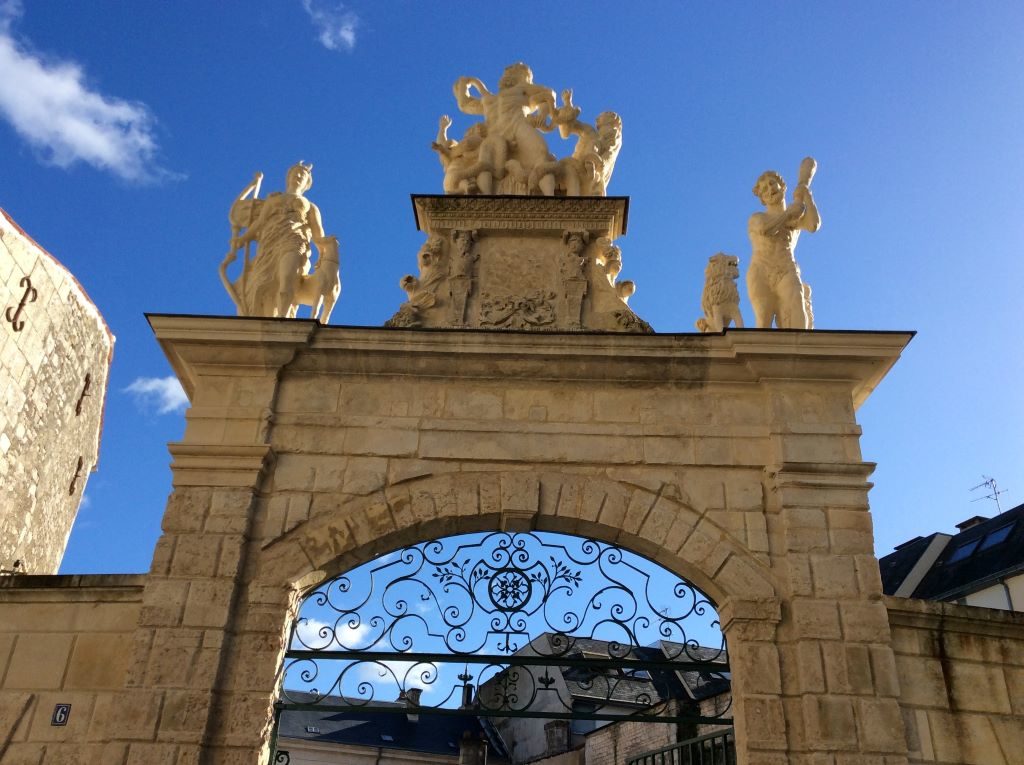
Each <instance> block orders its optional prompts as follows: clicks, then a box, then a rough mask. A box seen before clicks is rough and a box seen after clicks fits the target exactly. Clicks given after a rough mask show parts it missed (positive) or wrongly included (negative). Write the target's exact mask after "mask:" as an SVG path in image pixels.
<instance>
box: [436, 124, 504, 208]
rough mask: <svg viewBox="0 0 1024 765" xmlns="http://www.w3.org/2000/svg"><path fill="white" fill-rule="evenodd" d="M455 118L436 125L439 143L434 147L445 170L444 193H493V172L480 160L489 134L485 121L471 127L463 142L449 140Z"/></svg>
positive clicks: (463, 137)
mask: <svg viewBox="0 0 1024 765" xmlns="http://www.w3.org/2000/svg"><path fill="white" fill-rule="evenodd" d="M451 126H452V118H451V117H449V116H448V115H447V114H445V115H443V116H442V117H441V119H440V121H439V122H438V126H437V140H435V141H434V143H432V144H431V148H432V149H433V150H434V151H436V152H437V155H438V157H439V158H440V160H441V166H442V167H443V168H444V193H445V194H493V193H494V177H493V176H494V173H493V171H492V169H491V166H490V165H488V164H486V163H484V162H482V161H481V160H480V145H481V144H482V143H483V140H484V138H485V137H486V135H487V126H486V123H484V122H478V123H476V124H475V125H470V126H469V127H468V128H467V129H466V132H465V134H464V135H463V136H462V140H461V141H454V140H452V139H450V138H449V137H448V128H450V127H451Z"/></svg>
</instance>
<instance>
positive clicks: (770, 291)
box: [747, 157, 821, 329]
mask: <svg viewBox="0 0 1024 765" xmlns="http://www.w3.org/2000/svg"><path fill="white" fill-rule="evenodd" d="M815 170H817V164H816V163H815V161H814V160H813V159H811V158H810V157H807V158H806V159H804V161H803V162H801V163H800V174H799V178H798V181H797V186H796V189H795V190H794V191H793V203H792V204H791V205H789V206H788V207H787V205H786V182H785V181H784V180H782V176H780V175H779V174H778V173H776V172H775V171H774V170H766V171H765V172H763V173H761V176H760V177H759V178H758V179H757V183H755V184H754V195H755V196H757V198H758V199H760V200H761V204H763V205H764V206H765V211H764V212H758V213H754V214H753V215H751V216H750V222H749V223H748V224H747V233H748V234H749V235H750V244H751V246H752V248H753V255H752V257H751V260H750V268H749V269H748V270H747V292H748V294H749V296H750V302H751V304H752V305H753V307H754V319H755V322H756V325H757V326H758V327H771V326H772V320H773V319H774V321H775V326H776V327H779V328H781V329H809V322H808V317H807V312H806V310H805V304H804V301H805V292H804V285H803V283H802V282H801V280H800V267H799V266H798V265H797V263H796V258H795V256H794V250H795V249H796V243H797V240H798V239H799V238H800V232H801V231H810V232H811V233H814V232H815V231H817V230H818V229H819V228H821V217H820V216H819V215H818V208H817V207H816V206H815V204H814V197H812V196H811V188H810V186H811V179H812V178H813V177H814V172H815Z"/></svg>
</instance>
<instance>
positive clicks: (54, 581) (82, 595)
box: [0, 574, 146, 602]
mask: <svg viewBox="0 0 1024 765" xmlns="http://www.w3.org/2000/svg"><path fill="white" fill-rule="evenodd" d="M145 584H146V574H14V575H11V576H0V602H12V601H39V600H91V599H93V597H95V598H98V599H102V600H104V601H141V600H142V591H143V589H144V587H145Z"/></svg>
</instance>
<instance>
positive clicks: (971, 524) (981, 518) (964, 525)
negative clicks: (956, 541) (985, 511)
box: [956, 515, 988, 532]
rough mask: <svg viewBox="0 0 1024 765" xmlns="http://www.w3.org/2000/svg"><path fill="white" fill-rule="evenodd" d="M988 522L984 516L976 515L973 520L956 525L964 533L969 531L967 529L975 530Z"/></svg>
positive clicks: (969, 519)
mask: <svg viewBox="0 0 1024 765" xmlns="http://www.w3.org/2000/svg"><path fill="white" fill-rule="evenodd" d="M987 520H988V518H986V517H985V516H984V515H975V516H974V517H973V518H968V519H967V520H966V521H963V522H961V523H958V524H957V525H956V527H957V529H959V530H960V531H961V532H963V531H967V529H973V528H974V527H975V526H977V525H978V524H979V523H984V522H985V521H987Z"/></svg>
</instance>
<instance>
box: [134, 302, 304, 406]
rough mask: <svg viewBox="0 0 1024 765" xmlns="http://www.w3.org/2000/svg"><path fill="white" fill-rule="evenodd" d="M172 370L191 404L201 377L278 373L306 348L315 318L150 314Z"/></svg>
mask: <svg viewBox="0 0 1024 765" xmlns="http://www.w3.org/2000/svg"><path fill="white" fill-rule="evenodd" d="M146 318H147V319H148V320H149V325H150V327H152V328H153V332H154V333H155V334H156V338H157V340H158V341H159V342H160V346H161V347H162V348H163V350H164V353H165V354H166V355H167V359H168V361H170V362H171V367H172V368H173V369H174V372H175V374H176V375H177V376H178V379H179V380H180V381H181V384H182V387H184V389H185V393H186V394H187V395H188V397H189V401H192V399H193V397H194V394H195V389H196V386H197V384H198V380H199V378H200V377H202V376H204V375H216V376H234V377H241V376H247V375H264V374H268V373H272V372H273V373H276V371H277V370H279V369H280V368H281V367H282V366H284V365H285V364H287V363H288V362H289V361H291V360H292V358H294V356H295V352H296V351H297V350H298V349H299V348H301V347H302V346H304V345H306V344H307V343H308V342H309V340H310V338H311V337H312V335H313V333H314V332H315V331H316V328H317V327H318V326H320V325H319V324H318V323H317V322H316V321H314V320H312V319H262V318H236V319H232V320H230V321H229V322H226V321H225V318H224V317H213V316H182V315H176V314H146Z"/></svg>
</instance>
